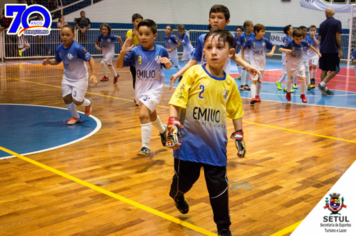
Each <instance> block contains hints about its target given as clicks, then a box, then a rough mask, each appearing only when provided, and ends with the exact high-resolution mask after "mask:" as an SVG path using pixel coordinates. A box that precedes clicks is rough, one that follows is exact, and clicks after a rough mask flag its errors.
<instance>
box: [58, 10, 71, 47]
mask: <svg viewBox="0 0 356 236" xmlns="http://www.w3.org/2000/svg"><path fill="white" fill-rule="evenodd" d="M65 25H68V23H67V22H66V21H65V20H64V15H61V16H60V17H59V19H58V23H57V28H58V29H62V28H63V26H65ZM58 32H59V33H58V34H59V42H62V39H61V31H58Z"/></svg>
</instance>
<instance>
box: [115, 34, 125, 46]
mask: <svg viewBox="0 0 356 236" xmlns="http://www.w3.org/2000/svg"><path fill="white" fill-rule="evenodd" d="M116 38H117V39H118V40H119V42H120V45H121V46H122V45H123V44H124V43H123V42H122V39H121V37H120V36H116Z"/></svg>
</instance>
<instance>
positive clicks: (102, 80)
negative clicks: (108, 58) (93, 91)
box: [100, 76, 109, 82]
mask: <svg viewBox="0 0 356 236" xmlns="http://www.w3.org/2000/svg"><path fill="white" fill-rule="evenodd" d="M100 81H101V82H105V81H109V78H108V77H106V76H104V77H103V78H102V79H101V80H100Z"/></svg>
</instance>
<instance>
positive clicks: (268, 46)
mask: <svg viewBox="0 0 356 236" xmlns="http://www.w3.org/2000/svg"><path fill="white" fill-rule="evenodd" d="M265 43H266V48H267V49H269V50H271V49H272V48H273V46H274V44H273V43H271V41H269V40H268V39H265Z"/></svg>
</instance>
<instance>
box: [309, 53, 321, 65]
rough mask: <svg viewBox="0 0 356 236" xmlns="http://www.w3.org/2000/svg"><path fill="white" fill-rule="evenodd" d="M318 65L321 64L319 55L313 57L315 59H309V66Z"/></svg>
mask: <svg viewBox="0 0 356 236" xmlns="http://www.w3.org/2000/svg"><path fill="white" fill-rule="evenodd" d="M318 63H319V56H318V55H315V56H313V57H311V58H310V59H309V66H312V65H314V66H317V65H318Z"/></svg>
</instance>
